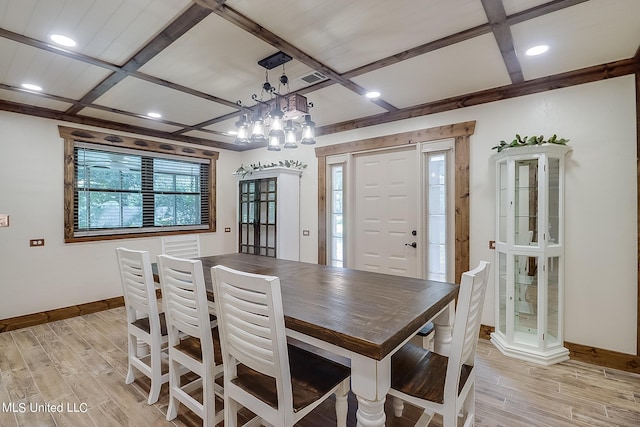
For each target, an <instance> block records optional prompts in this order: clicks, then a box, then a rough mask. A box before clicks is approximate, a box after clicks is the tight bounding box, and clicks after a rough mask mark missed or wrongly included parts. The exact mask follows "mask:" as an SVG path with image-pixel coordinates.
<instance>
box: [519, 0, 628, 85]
mask: <svg viewBox="0 0 640 427" xmlns="http://www.w3.org/2000/svg"><path fill="white" fill-rule="evenodd" d="M541 28H544V29H545V30H544V31H540V29H541ZM511 31H512V34H513V39H514V45H515V48H516V52H517V54H518V56H519V58H520V63H521V66H522V71H523V74H524V77H525V79H527V80H530V79H535V78H538V77H543V76H548V75H552V74H558V73H563V72H567V71H572V70H576V69H580V68H585V67H589V66H591V65H596V64H603V63H607V62H611V61H616V60H619V59H625V58H630V57H632V56H633V55H634V54H635V52H636V50H637V49H638V43H639V42H640V1H638V0H590V1H588V2H585V3H581V4H578V5H576V6H573V7H571V8H569V9H563V10H560V11H557V12H554V13H550V14H548V15H544V16H541V17H538V18H535V19H532V20H530V21H526V22H523V23H521V24H518V25H515V26H513V27H512V28H511ZM538 44H546V45H548V46H549V51H548V52H547V53H545V54H543V55H539V56H534V57H527V56H526V55H525V54H524V52H525V51H526V50H527V49H528V48H530V47H531V46H535V45H538Z"/></svg>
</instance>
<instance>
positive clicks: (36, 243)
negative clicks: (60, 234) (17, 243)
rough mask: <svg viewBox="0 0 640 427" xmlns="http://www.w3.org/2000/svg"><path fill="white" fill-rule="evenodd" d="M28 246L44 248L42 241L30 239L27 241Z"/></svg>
mask: <svg viewBox="0 0 640 427" xmlns="http://www.w3.org/2000/svg"><path fill="white" fill-rule="evenodd" d="M29 246H31V247H33V246H44V239H31V240H29Z"/></svg>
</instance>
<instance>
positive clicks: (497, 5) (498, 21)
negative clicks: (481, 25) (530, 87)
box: [481, 0, 524, 83]
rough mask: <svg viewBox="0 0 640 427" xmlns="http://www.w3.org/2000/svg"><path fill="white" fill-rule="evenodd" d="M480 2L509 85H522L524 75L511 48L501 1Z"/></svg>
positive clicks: (509, 32)
mask: <svg viewBox="0 0 640 427" xmlns="http://www.w3.org/2000/svg"><path fill="white" fill-rule="evenodd" d="M481 1H482V7H483V8H484V12H485V14H486V15H487V19H489V26H490V27H491V31H492V32H493V36H494V37H495V39H496V43H498V48H499V49H500V54H501V55H502V60H503V61H504V65H505V66H506V67H507V72H508V73H509V77H510V78H511V83H522V82H523V81H524V75H523V74H522V67H521V66H520V61H518V55H516V49H515V47H514V46H513V36H512V35H511V28H510V27H509V24H507V13H506V12H505V10H504V5H503V4H502V0H481Z"/></svg>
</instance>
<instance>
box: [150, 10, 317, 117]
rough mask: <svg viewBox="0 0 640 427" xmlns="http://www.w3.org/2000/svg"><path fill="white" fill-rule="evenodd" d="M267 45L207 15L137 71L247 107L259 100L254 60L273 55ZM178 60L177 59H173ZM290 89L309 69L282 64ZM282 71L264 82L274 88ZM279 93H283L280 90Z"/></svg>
mask: <svg viewBox="0 0 640 427" xmlns="http://www.w3.org/2000/svg"><path fill="white" fill-rule="evenodd" d="M277 51H278V50H277V49H276V48H274V47H273V46H271V45H269V44H267V43H265V42H262V41H260V40H259V39H257V38H256V37H254V36H253V35H251V34H249V33H247V32H245V31H243V30H241V29H239V28H238V27H236V26H235V25H233V24H231V23H229V22H227V21H226V20H224V19H222V18H220V17H218V16H216V15H213V14H212V15H209V16H208V17H207V18H205V19H204V20H202V22H200V23H199V24H197V25H196V26H194V27H193V29H192V30H191V31H189V32H188V33H187V34H185V35H183V36H182V37H180V38H179V39H178V40H176V41H175V42H174V43H172V44H171V45H170V46H169V47H168V48H166V49H165V50H164V51H163V52H161V53H160V54H158V55H156V56H155V57H154V58H153V59H152V60H151V61H149V62H148V63H147V64H146V65H145V66H143V67H141V68H140V71H141V72H143V73H146V74H150V75H153V76H156V77H160V78H162V79H165V80H169V81H171V82H174V83H178V84H181V85H183V86H189V87H193V88H195V89H197V90H199V91H201V92H204V93H210V94H216V96H218V97H221V98H223V99H225V100H227V101H231V102H236V101H238V100H240V101H242V103H243V104H244V105H253V104H255V102H254V101H252V100H251V95H252V94H254V93H255V94H257V95H258V96H260V89H261V87H262V83H263V82H264V81H265V69H264V68H262V67H261V66H259V65H258V61H259V60H261V59H263V58H265V57H267V56H269V55H272V54H274V53H276V52H277ZM176 58H179V60H176ZM285 70H286V74H287V75H288V76H289V79H290V83H289V87H290V90H291V91H294V90H297V89H300V88H301V87H302V86H303V85H302V84H301V83H300V82H299V81H297V79H296V78H297V77H299V76H301V75H304V74H308V73H309V72H310V71H311V69H310V68H309V67H307V66H306V65H304V64H302V63H300V62H298V61H295V60H293V61H290V62H288V63H287V64H285ZM281 74H282V67H276V68H274V69H273V70H270V71H269V81H270V82H271V84H272V85H274V86H276V87H277V85H278V79H279V78H280V75H281ZM282 92H285V93H286V90H285V88H282Z"/></svg>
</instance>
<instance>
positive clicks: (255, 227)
mask: <svg viewBox="0 0 640 427" xmlns="http://www.w3.org/2000/svg"><path fill="white" fill-rule="evenodd" d="M239 185H240V207H239V209H240V224H239V227H238V229H239V231H240V232H239V248H238V250H239V252H240V253H245V254H254V255H263V256H269V257H274V258H275V257H276V250H277V247H276V236H277V229H276V215H277V212H276V204H277V178H275V177H274V178H263V179H254V180H246V181H240V184H239Z"/></svg>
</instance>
